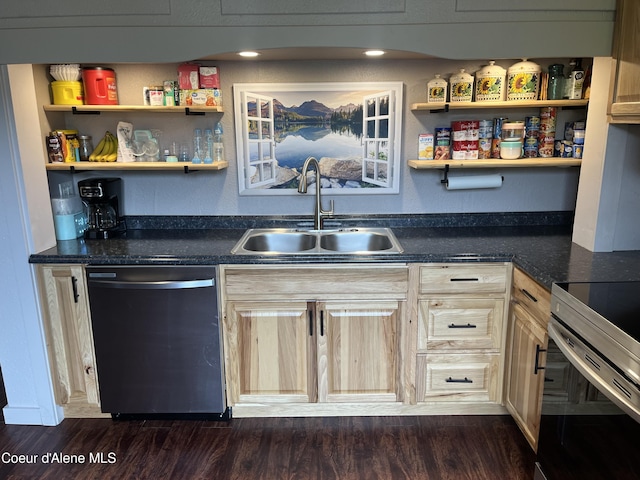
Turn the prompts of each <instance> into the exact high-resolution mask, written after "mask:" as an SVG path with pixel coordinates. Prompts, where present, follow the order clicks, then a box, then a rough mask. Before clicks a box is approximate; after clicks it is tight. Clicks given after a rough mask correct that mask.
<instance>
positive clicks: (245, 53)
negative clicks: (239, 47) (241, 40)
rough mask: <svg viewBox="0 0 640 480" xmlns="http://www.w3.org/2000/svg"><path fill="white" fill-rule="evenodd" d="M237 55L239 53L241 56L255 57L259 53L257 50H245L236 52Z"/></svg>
mask: <svg viewBox="0 0 640 480" xmlns="http://www.w3.org/2000/svg"><path fill="white" fill-rule="evenodd" d="M238 55H240V56H241V57H257V56H258V55H260V54H259V53H258V52H250V51H246V52H240V53H238Z"/></svg>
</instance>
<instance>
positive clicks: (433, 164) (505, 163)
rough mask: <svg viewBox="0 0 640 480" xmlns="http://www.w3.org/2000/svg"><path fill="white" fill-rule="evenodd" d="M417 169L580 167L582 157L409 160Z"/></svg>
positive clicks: (412, 166) (410, 164) (411, 165)
mask: <svg viewBox="0 0 640 480" xmlns="http://www.w3.org/2000/svg"><path fill="white" fill-rule="evenodd" d="M408 164H409V166H410V167H411V168H415V169H416V170H425V169H443V168H446V167H447V166H449V168H501V167H505V168H527V167H579V166H580V165H581V164H582V159H580V158H518V159H516V160H502V159H487V160H409V161H408Z"/></svg>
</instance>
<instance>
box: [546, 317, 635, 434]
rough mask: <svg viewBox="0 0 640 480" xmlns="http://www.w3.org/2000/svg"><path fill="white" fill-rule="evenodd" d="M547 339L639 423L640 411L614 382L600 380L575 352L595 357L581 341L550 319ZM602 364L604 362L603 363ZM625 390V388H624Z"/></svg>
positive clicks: (589, 364)
mask: <svg viewBox="0 0 640 480" xmlns="http://www.w3.org/2000/svg"><path fill="white" fill-rule="evenodd" d="M548 330H549V337H550V338H551V339H553V340H554V341H555V343H556V345H557V346H558V348H559V349H560V351H561V352H562V353H563V354H564V356H565V357H566V358H567V360H569V362H570V363H571V365H573V366H574V367H575V368H576V369H577V370H578V371H579V372H580V373H581V374H582V375H584V377H585V378H586V379H587V380H588V381H589V382H591V383H592V384H593V385H594V386H595V387H596V388H597V389H598V390H600V391H601V392H602V393H603V394H605V395H606V396H607V398H609V399H610V400H611V401H612V402H613V403H615V404H616V405H617V406H618V407H620V408H621V409H622V410H624V411H625V412H626V413H627V414H629V415H630V416H631V417H632V418H633V419H634V420H635V421H636V422H639V423H640V410H638V408H637V407H635V406H634V405H633V404H632V403H631V402H629V400H628V398H627V396H626V395H625V394H623V393H622V391H621V389H620V387H617V386H616V385H615V383H619V382H617V380H616V381H615V382H612V385H610V384H609V383H607V382H606V381H605V380H604V379H603V378H601V377H600V376H599V375H598V374H596V373H594V370H593V369H594V367H593V365H592V364H591V363H590V362H587V361H585V359H584V358H583V356H582V355H580V352H578V351H576V348H577V349H579V350H582V351H584V353H585V354H587V353H588V354H589V356H590V357H592V356H596V357H597V355H596V354H595V353H594V352H592V351H591V349H590V348H588V347H587V346H586V345H585V344H584V343H583V342H582V340H580V339H579V338H577V337H576V336H575V335H573V334H572V333H571V332H569V331H567V330H566V329H565V328H564V327H563V326H562V325H560V324H559V323H558V321H557V320H556V319H555V318H553V316H552V317H551V319H550V320H549V326H548ZM603 363H604V362H603ZM625 390H626V388H625ZM626 393H627V394H631V395H637V394H636V393H633V392H629V391H627V392H626Z"/></svg>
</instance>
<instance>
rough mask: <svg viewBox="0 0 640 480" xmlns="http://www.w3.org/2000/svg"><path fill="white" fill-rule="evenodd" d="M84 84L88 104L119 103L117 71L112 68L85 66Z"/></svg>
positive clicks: (83, 73) (83, 70)
mask: <svg viewBox="0 0 640 480" xmlns="http://www.w3.org/2000/svg"><path fill="white" fill-rule="evenodd" d="M82 84H83V85H84V99H85V103H86V104H87V105H118V87H117V84H116V72H115V71H114V70H113V69H112V68H106V67H85V68H83V69H82Z"/></svg>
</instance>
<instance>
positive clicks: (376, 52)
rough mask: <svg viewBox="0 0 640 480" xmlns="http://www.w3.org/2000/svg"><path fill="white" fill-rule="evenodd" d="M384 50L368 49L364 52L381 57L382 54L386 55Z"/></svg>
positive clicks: (370, 55) (369, 55)
mask: <svg viewBox="0 0 640 480" xmlns="http://www.w3.org/2000/svg"><path fill="white" fill-rule="evenodd" d="M384 53H385V52H384V50H367V51H366V52H364V54H365V55H367V56H368V57H379V56H380V55H384Z"/></svg>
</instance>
